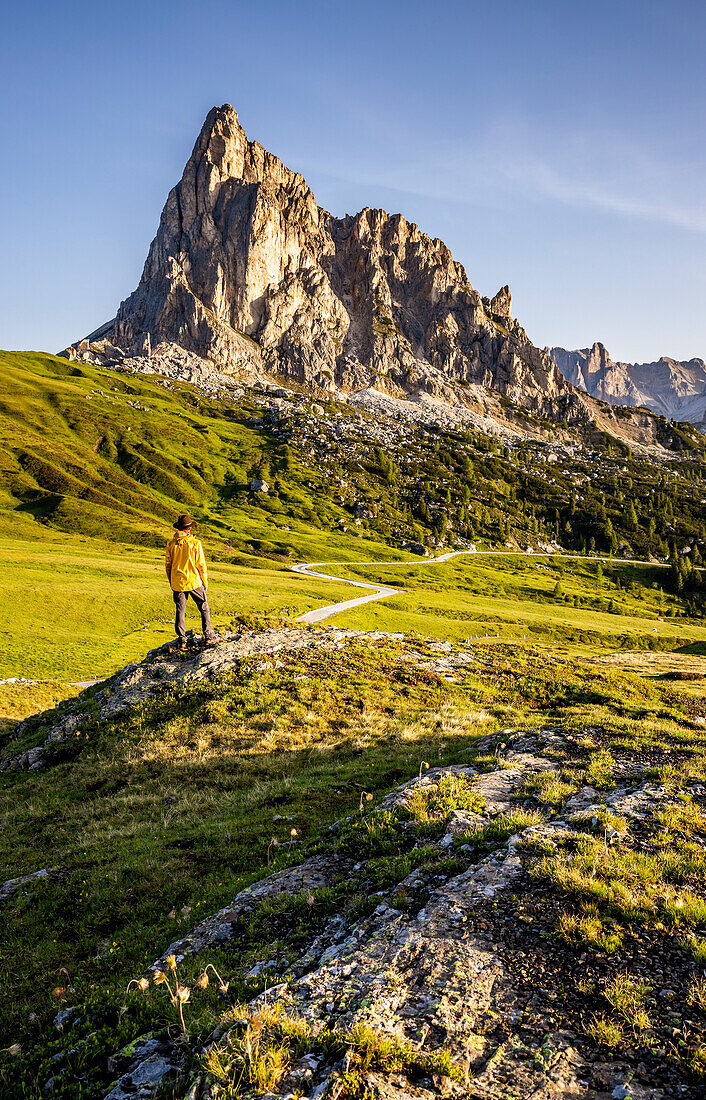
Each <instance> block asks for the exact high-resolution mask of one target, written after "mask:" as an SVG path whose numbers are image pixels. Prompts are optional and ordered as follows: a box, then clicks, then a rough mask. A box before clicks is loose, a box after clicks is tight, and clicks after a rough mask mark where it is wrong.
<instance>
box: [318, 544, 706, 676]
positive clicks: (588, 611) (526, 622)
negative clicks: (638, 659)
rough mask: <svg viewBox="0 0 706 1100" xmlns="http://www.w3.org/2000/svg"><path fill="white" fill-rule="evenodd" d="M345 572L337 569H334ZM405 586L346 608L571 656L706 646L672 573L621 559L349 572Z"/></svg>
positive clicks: (375, 624) (471, 561)
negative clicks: (671, 588) (673, 587)
mask: <svg viewBox="0 0 706 1100" xmlns="http://www.w3.org/2000/svg"><path fill="white" fill-rule="evenodd" d="M331 572H332V573H335V572H336V569H335V567H331ZM349 574H350V576H352V577H356V578H365V579H370V580H372V581H377V582H379V583H381V584H389V585H392V586H393V587H394V586H399V587H400V588H403V589H404V591H403V592H402V593H401V594H400V595H398V596H393V597H391V598H389V599H386V600H384V601H381V602H380V603H372V604H367V605H365V606H363V607H361V608H356V609H354V610H352V611H346V612H343V614H342V615H340V616H338V619H337V621H338V622H340V624H341V625H346V626H350V627H354V628H357V629H376V630H379V629H386V630H394V631H403V632H407V631H413V632H417V633H420V634H425V635H431V636H433V637H439V638H444V639H448V640H450V641H461V640H463V639H464V638H469V637H470V638H477V637H480V638H484V637H486V636H488V637H495V636H497V637H499V638H500V639H502V640H503V641H509V640H514V641H518V642H523V641H527V642H535V643H538V644H543V645H549V646H551V647H552V648H553V649H555V648H559V649H561V650H563V651H565V652H570V653H592V652H598V651H601V650H606V649H611V650H623V649H624V650H636V649H637V650H640V649H653V650H668V651H673V650H680V649H682V650H684V651H685V652H691V653H695V654H698V653H699V652H702V653H706V622H704V620H703V619H701V618H693V617H691V616H689V615H687V614H686V608H685V605H684V602H683V601H682V600H681V599H680V598H679V597H678V596H676V595H673V594H672V593H670V592H668V591H665V589H664V588H663V587H662V586H663V585H665V584H666V581H667V576H666V574H667V570H666V569H660V568H659V567H658V566H654V565H647V564H645V565H644V566H643V565H637V566H636V565H628V564H625V563H621V562H620V561H614V562H612V563H600V564H599V563H598V562H592V561H582V560H578V559H573V560H572V559H571V558H554V559H552V558H544V559H542V558H541V557H540V556H539V555H536V556H535V555H533V556H532V557H531V558H529V559H528V558H526V557H524V556H520V555H518V556H517V557H514V556H507V557H485V556H477V557H476V556H474V555H469V556H464V557H460V558H456V559H452V560H451V561H448V562H441V563H439V564H432V563H425V562H419V563H417V564H414V565H412V566H409V565H407V564H404V565H402V566H397V565H394V566H375V565H370V566H355V565H351V566H349V567H347V569H346V573H345V574H343V575H346V576H347V575H349Z"/></svg>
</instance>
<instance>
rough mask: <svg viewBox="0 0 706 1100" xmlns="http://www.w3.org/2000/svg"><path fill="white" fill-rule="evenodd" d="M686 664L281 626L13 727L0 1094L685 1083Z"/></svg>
mask: <svg viewBox="0 0 706 1100" xmlns="http://www.w3.org/2000/svg"><path fill="white" fill-rule="evenodd" d="M705 673H706V667H704V666H703V662H701V664H700V671H699V672H695V673H694V674H693V675H694V681H693V682H684V681H683V679H682V674H681V672H678V671H676V672H675V671H672V672H670V673H668V674H667V676H666V678H665V676H663V675H661V674H659V675H657V676H654V670H653V674H652V675H651V676H650V675H648V676H637V675H635V674H632V673H626V672H617V671H615V670H613V669H610V668H609V669H604V668H602V667H601V666H600V664H597V663H595V662H586V661H585V660H582V661H580V662H577V661H573V660H571V659H567V658H564V657H561V656H557V655H551V654H547V653H540V652H537V651H535V650H532V649H528V648H522V647H518V646H513V647H505V646H501V645H491V646H489V645H484V644H478V643H467V644H461V645H451V644H447V643H438V642H432V641H428V640H424V639H422V638H419V637H417V638H413V637H409V638H403V637H400V636H397V637H395V636H392V635H389V634H387V635H385V634H376V635H371V634H366V633H360V632H358V633H356V632H351V631H339V630H324V631H301V630H299V631H298V630H294V631H292V630H290V631H279V632H270V633H266V634H259V635H251V636H250V637H245V638H242V637H241V638H237V637H235V638H232V639H231V640H229V641H227V642H226V643H225V644H224V645H222V646H221V647H219V649H217V650H216V651H213V652H211V653H208V654H201V655H199V656H196V657H188V658H186V659H183V658H181V657H175V656H170V655H168V654H166V653H165V652H164V651H160V652H155V653H154V654H152V655H150V657H148V659H147V660H146V661H145V662H144V663H143V664H141V665H140V666H138V667H137V668H134V667H133V668H130V669H127V670H125V672H124V673H122V674H120V675H119V676H118V677H116V678H115V679H114V680H112V681H110V682H109V683H107V684H105V685H103V686H101V687H99V688H94V689H90V691H88V692H84V693H83V694H82V696H81V697H80V698H79V699H78V700H77V701H76V702H74V703H70V704H65V705H64V706H63V707H62V708H61V709H60V711H59V712H57V713H53V714H47V715H45V716H43V717H42V718H40V719H35V720H33V721H31V722H29V723H27V725H26V727H25V728H24V732H23V733H22V734H21V737H22V743H23V744H25V745H26V744H28V743H29V744H31V743H32V741H33V740H34V742H35V743H36V742H37V740H43V739H46V738H47V734H49V751H48V754H47V755H45V757H44V758H43V760H42V766H41V767H39V768H35V769H34V770H30V771H29V772H27V771H14V772H9V773H8V772H5V773H4V774H3V776H2V783H1V784H0V813H1V814H2V822H3V826H4V827H3V829H2V832H1V834H0V835H1V839H0V847H2V848H3V849H4V851H3V856H2V863H3V865H4V866H5V867H7V868H8V869H10V872H11V876H12V879H13V881H12V882H9V883H5V884H4V886H2V887H0V904H2V905H3V920H2V923H1V925H0V968H1V970H2V981H3V985H4V987H5V988H7V989H11V990H12V997H11V998H10V999H8V1001H7V1002H6V1008H5V1013H4V1023H3V1034H4V1036H5V1040H6V1044H7V1046H8V1047H9V1046H10V1045H11V1044H14V1043H17V1044H19V1045H20V1047H21V1049H20V1051H19V1053H17V1052H15V1053H11V1052H8V1051H5V1052H4V1053H3V1054H2V1055H0V1095H2V1096H3V1097H8V1100H9V1098H10V1097H12V1098H13V1100H16V1098H18V1097H30V1096H31V1097H34V1096H36V1095H37V1090H40V1094H41V1093H44V1094H46V1095H52V1096H55V1097H57V1098H61V1100H69V1098H71V1100H73V1098H74V1097H78V1096H81V1097H83V1098H84V1100H89V1098H103V1097H107V1096H110V1098H111V1100H123V1098H126V1097H128V1096H134V1095H136V1094H138V1095H139V1088H140V1085H141V1084H142V1085H143V1086H144V1089H145V1091H146V1092H147V1091H149V1090H150V1089H151V1088H152V1086H153V1085H154V1084H156V1083H157V1082H160V1081H161V1082H162V1084H163V1086H164V1087H165V1088H166V1095H167V1096H172V1097H175V1098H185V1097H186V1096H188V1097H189V1100H207V1098H210V1100H216V1098H217V1097H218V1098H224V1100H225V1098H233V1100H234V1098H235V1097H255V1096H257V1097H263V1096H264V1095H267V1096H270V1097H272V1096H280V1097H284V1096H292V1095H294V1096H299V1097H302V1098H303V1097H305V1096H306V1097H312V1096H317V1097H318V1096H326V1097H337V1098H338V1100H344V1098H350V1100H354V1098H355V1100H362V1098H363V1097H370V1096H373V1097H381V1098H382V1097H385V1098H387V1100H420V1098H421V1100H427V1098H432V1097H435V1096H457V1097H472V1098H475V1100H492V1098H498V1097H500V1096H511V1095H515V1096H523V1097H524V1096H527V1095H532V1096H533V1097H536V1098H540V1100H550V1098H551V1100H559V1098H560V1097H569V1096H573V1097H577V1098H578V1097H580V1098H585V1100H608V1098H610V1097H615V1096H624V1097H627V1096H631V1097H633V1098H635V1100H647V1098H648V1097H650V1098H651V1100H655V1098H657V1100H666V1098H668V1097H669V1098H671V1097H678V1096H684V1095H688V1096H694V1097H695V1096H697V1095H701V1094H702V1090H703V1074H704V1071H705V1068H706V1055H705V1053H704V1052H705V1051H706V1034H705V1031H706V1028H705V1024H706V1016H705V1015H704V1011H705V1010H704V1005H705V1004H706V1000H705V997H704V981H703V977H702V974H703V967H704V957H705V952H704V942H703V927H704V920H705V916H704V914H705V913H706V896H705V895H704V892H703V891H704V882H705V881H706V877H705V875H704V872H705V871H706V867H705V866H704V847H703V845H704V839H703V838H704V835H706V821H705V819H704V815H703V807H704V790H705V789H706V784H705V780H706V773H705V771H704V755H703V754H704V747H705V746H704V735H703V723H704V693H703V678H704V674H705ZM53 735H55V736H53ZM37 872H40V873H37ZM27 876H28V877H27ZM170 953H171V954H173V955H174V956H175V958H174V960H172V962H171V963H170V961H169V958H168V956H169V955H170ZM171 965H174V966H176V971H172V970H171V969H170V966H171ZM160 967H161V968H162V969H163V970H164V971H166V973H167V976H168V978H169V981H170V984H171V986H172V987H173V985H174V981H175V979H176V980H178V982H179V983H180V986H181V987H182V988H183V989H184V990H185V991H186V990H188V996H187V994H186V992H185V993H184V995H183V1003H182V1006H181V1017H183V1020H184V1029H183V1030H182V1026H181V1024H180V1013H179V1009H178V1004H177V1005H175V1006H174V1007H172V1006H171V1005H170V1001H169V996H168V994H167V989H166V986H165V983H164V982H163V980H162V978H161V977H160V976H159V975H157V980H156V982H155V980H154V978H153V977H152V975H153V973H155V968H160ZM203 974H206V977H207V979H208V981H207V982H206V981H205V980H203V978H202V975H203ZM143 975H145V976H146V981H145V983H144V986H145V989H144V991H143V989H142V988H141V987H140V985H139V984H137V983H138V981H139V980H140V979H142V977H143ZM129 983H132V984H129ZM54 1019H56V1023H55V1022H54ZM184 1032H186V1034H184ZM13 1050H14V1048H13Z"/></svg>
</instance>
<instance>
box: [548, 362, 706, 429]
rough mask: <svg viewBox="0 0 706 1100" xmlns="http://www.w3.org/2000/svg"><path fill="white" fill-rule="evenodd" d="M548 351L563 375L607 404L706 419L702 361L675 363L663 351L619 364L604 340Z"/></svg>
mask: <svg viewBox="0 0 706 1100" xmlns="http://www.w3.org/2000/svg"><path fill="white" fill-rule="evenodd" d="M549 353H550V355H551V357H552V359H553V360H554V362H555V363H556V365H557V366H558V368H559V370H560V371H561V372H562V374H563V375H564V376H565V377H566V378H567V379H568V380H569V381H570V382H572V383H573V385H575V386H578V387H579V388H580V389H582V390H585V391H586V392H587V393H589V394H591V396H593V397H596V398H598V399H599V400H601V401H607V402H608V403H609V404H611V405H642V406H645V407H646V408H648V409H652V411H653V412H656V413H658V414H660V415H662V416H669V417H673V418H674V419H675V420H690V421H691V422H692V423H693V424H699V425H702V424H703V423H704V421H705V420H706V363H704V361H703V359H689V360H686V361H681V362H680V361H679V360H678V359H672V358H670V357H669V356H667V355H663V356H661V358H660V359H658V360H657V361H656V362H653V363H621V362H617V361H615V360H613V359H611V357H610V354H609V353H608V350H607V348H606V347H605V345H604V344H601V343H598V342H596V343H594V344H593V346H592V347H590V348H580V349H578V350H576V351H567V349H566V348H551V349H549Z"/></svg>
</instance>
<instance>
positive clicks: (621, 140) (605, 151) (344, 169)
mask: <svg viewBox="0 0 706 1100" xmlns="http://www.w3.org/2000/svg"><path fill="white" fill-rule="evenodd" d="M395 136H397V137H398V138H399V135H395ZM391 146H392V147H391ZM329 152H332V151H329ZM302 167H303V171H304V172H305V174H307V173H308V174H309V175H311V174H312V173H314V174H316V175H317V176H318V177H319V179H322V178H327V179H329V180H331V181H332V182H334V183H338V184H342V185H347V186H349V187H351V188H352V189H358V188H360V189H361V193H363V194H364V193H365V192H366V191H368V190H369V191H371V192H373V193H374V191H375V190H376V189H382V190H386V191H389V192H390V193H391V194H399V195H401V196H404V195H412V196H418V197H420V198H424V199H432V200H436V201H438V202H453V203H459V204H462V205H473V206H479V205H480V206H486V207H493V208H497V207H498V206H503V205H506V204H512V205H515V204H516V202H517V200H518V199H520V200H524V201H528V202H536V201H538V200H539V201H542V200H547V199H549V200H553V201H555V202H558V203H561V204H562V205H564V206H567V207H574V208H576V209H577V210H593V211H601V210H603V211H605V212H607V213H610V214H614V215H617V216H618V217H623V218H626V219H634V220H638V219H639V220H642V221H647V222H652V223H655V224H662V225H667V226H673V227H675V228H679V229H683V230H687V231H689V232H696V233H706V200H705V198H704V194H705V193H706V192H705V191H704V188H703V178H704V174H706V163H701V162H699V161H697V160H695V159H693V158H689V157H688V156H685V155H683V154H682V155H680V154H679V153H678V152H677V153H675V152H674V151H667V150H665V151H664V152H663V153H661V154H660V153H659V151H656V150H654V149H650V150H649V151H645V150H643V149H641V148H640V147H639V145H638V144H637V143H636V142H635V140H634V139H631V138H625V137H624V136H623V135H620V134H606V133H605V132H601V133H599V134H598V133H596V134H592V133H590V132H586V131H583V132H575V133H572V134H571V136H570V137H567V136H566V135H563V134H562V135H547V134H542V133H537V132H533V131H532V129H531V127H530V126H528V125H522V126H520V125H518V124H512V125H508V124H502V125H493V124H491V125H490V127H489V128H488V130H487V131H486V132H485V133H478V134H475V135H474V136H473V139H472V140H470V141H469V140H464V141H463V142H460V143H456V144H454V145H451V144H448V145H446V146H440V147H438V148H437V149H436V150H434V149H430V148H429V147H426V148H425V150H424V156H423V158H422V157H420V156H419V154H418V153H417V152H416V147H415V144H414V143H413V142H409V143H407V142H402V141H398V142H394V141H393V142H389V141H388V142H387V144H386V145H385V144H384V143H383V142H382V141H381V142H380V143H379V144H378V143H377V142H376V143H375V145H374V147H373V148H371V150H370V156H369V157H368V158H362V159H357V160H356V161H355V162H354V163H351V162H350V160H349V157H348V155H347V152H346V151H345V150H341V151H340V153H339V155H338V156H336V155H335V153H334V155H333V156H329V158H328V160H327V161H326V162H325V163H324V162H322V161H320V160H319V159H318V158H312V159H311V160H309V161H308V163H307V164H306V165H304V166H302ZM366 201H367V200H366Z"/></svg>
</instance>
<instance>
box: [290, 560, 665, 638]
mask: <svg viewBox="0 0 706 1100" xmlns="http://www.w3.org/2000/svg"><path fill="white" fill-rule="evenodd" d="M464 556H465V557H472V558H479V557H486V558H524V559H530V560H532V559H534V558H567V559H570V560H572V561H595V562H609V563H610V564H611V565H616V564H619V565H649V566H651V567H652V568H655V569H667V568H668V564H667V563H666V562H650V561H642V560H640V559H639V558H609V557H605V558H604V557H600V558H599V557H595V556H591V555H589V554H568V553H566V554H565V553H563V552H561V551H556V552H549V551H546V552H544V553H541V554H540V553H537V554H535V553H532V554H528V553H527V552H526V551H524V550H450V551H449V552H448V553H446V554H440V555H439V556H438V557H436V558H419V559H418V560H416V561H312V562H300V563H299V564H298V565H292V566H291V569H292V572H293V573H301V574H303V575H304V576H306V577H319V578H321V579H322V580H328V581H343V583H344V584H351V585H353V586H354V587H355V588H366V589H368V590H369V593H368V595H367V596H357V597H356V598H355V599H352V600H342V601H341V602H340V603H331V604H327V605H326V607H317V608H315V610H314V611H307V612H306V613H305V614H304V615H300V616H299V618H298V619H297V622H298V623H320V622H322V621H323V620H324V619H330V618H332V617H333V616H334V615H339V614H340V613H341V612H342V611H350V609H351V608H353V607H360V606H361V605H362V604H365V603H373V602H374V601H375V600H385V599H387V598H388V596H397V595H399V594H400V592H403V591H404V589H403V588H390V587H389V586H387V585H381V584H375V583H374V582H372V581H354V580H351V579H350V577H341V576H340V575H339V574H337V573H322V572H321V569H320V567H321V566H333V565H335V566H336V567H337V568H338V569H340V568H341V567H342V566H347V565H353V566H356V567H358V566H361V565H374V566H375V567H376V568H377V567H379V566H382V565H384V566H394V567H395V568H402V569H404V568H407V569H410V568H412V567H413V566H414V567H416V566H420V565H438V564H439V563H441V562H444V561H449V559H450V558H460V557H464Z"/></svg>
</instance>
